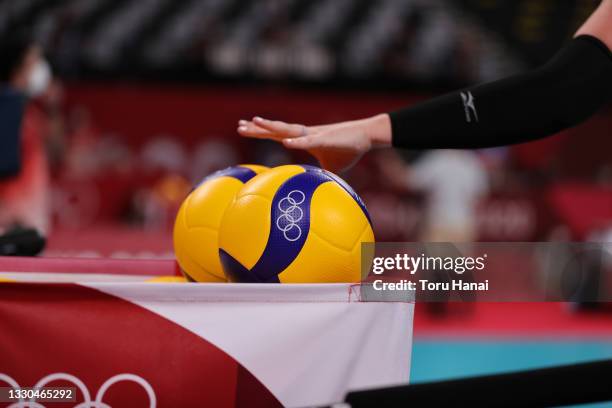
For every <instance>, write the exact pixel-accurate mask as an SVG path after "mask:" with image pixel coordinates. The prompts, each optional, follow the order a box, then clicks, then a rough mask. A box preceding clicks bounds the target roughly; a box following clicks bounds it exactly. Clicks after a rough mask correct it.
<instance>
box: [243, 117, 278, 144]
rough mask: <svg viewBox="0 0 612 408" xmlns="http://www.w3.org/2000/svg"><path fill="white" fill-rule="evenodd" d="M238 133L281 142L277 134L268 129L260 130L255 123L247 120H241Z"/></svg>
mask: <svg viewBox="0 0 612 408" xmlns="http://www.w3.org/2000/svg"><path fill="white" fill-rule="evenodd" d="M237 131H238V133H239V134H240V135H242V136H246V137H253V138H256V139H272V140H280V139H281V137H279V136H278V135H277V134H274V133H272V132H270V131H268V130H266V129H263V128H260V127H259V126H257V125H256V124H254V123H253V122H248V121H246V120H241V121H240V122H238V129H237Z"/></svg>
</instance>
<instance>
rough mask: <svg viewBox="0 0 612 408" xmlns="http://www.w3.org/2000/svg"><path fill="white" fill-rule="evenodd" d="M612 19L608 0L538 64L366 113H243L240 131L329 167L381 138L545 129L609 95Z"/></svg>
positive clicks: (408, 140) (571, 120) (481, 139)
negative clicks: (283, 117)
mask: <svg viewBox="0 0 612 408" xmlns="http://www.w3.org/2000/svg"><path fill="white" fill-rule="evenodd" d="M611 21H612V0H603V1H602V2H601V4H600V5H599V7H598V8H597V9H596V10H595V12H594V13H593V14H592V15H591V17H590V18H589V19H588V20H587V21H586V23H584V24H583V25H582V27H581V28H580V29H579V30H578V31H577V32H576V34H575V37H574V39H573V40H572V41H570V42H569V43H568V44H567V45H566V46H565V47H563V48H562V49H561V50H560V51H559V52H558V53H557V54H556V55H555V56H554V57H553V58H552V59H551V60H550V61H549V62H548V63H546V64H545V65H543V66H542V67H540V68H537V69H535V70H533V71H529V72H525V73H521V74H518V75H514V76H511V77H508V78H505V79H502V80H499V81H494V82H490V83H484V84H480V85H476V86H473V87H470V88H466V89H463V90H461V91H457V92H452V93H450V94H447V95H443V96H441V97H438V98H434V99H432V100H430V101H427V102H425V103H421V104H417V105H415V106H410V107H406V108H404V109H400V110H398V111H395V112H392V113H389V114H387V113H384V114H379V115H376V116H373V117H370V118H366V119H362V120H355V121H349V122H342V123H334V124H330V125H319V126H305V125H302V124H290V123H285V122H281V121H271V120H267V119H263V118H261V117H254V118H253V119H252V120H251V121H247V120H240V121H239V123H238V133H239V134H241V135H242V136H246V137H252V138H261V139H271V140H275V141H278V142H281V143H282V144H283V145H284V146H285V147H287V148H290V149H299V150H306V151H308V152H310V153H311V154H312V155H313V156H315V157H316V158H317V160H318V161H319V162H320V163H321V165H322V166H323V167H325V168H327V169H329V170H332V171H342V170H344V169H346V168H348V167H350V166H352V165H353V164H355V162H356V161H358V160H359V158H360V157H361V156H362V155H363V154H365V153H366V152H367V151H369V150H370V149H372V148H373V147H377V146H393V147H397V148H413V149H415V148H416V149H428V148H429V149H431V148H482V147H493V146H501V145H509V144H515V143H523V142H528V141H531V140H536V139H539V138H543V137H547V136H550V135H553V134H556V133H557V132H559V131H561V130H563V129H567V128H570V127H573V126H575V125H577V124H579V123H581V122H583V121H584V120H586V119H587V118H589V117H590V116H592V115H593V114H594V113H595V112H597V111H598V110H599V109H600V108H601V107H603V106H605V105H606V104H607V103H609V101H610V100H611V96H612V51H610V49H612V26H611V25H610V22H611Z"/></svg>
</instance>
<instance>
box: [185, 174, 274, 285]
mask: <svg viewBox="0 0 612 408" xmlns="http://www.w3.org/2000/svg"><path fill="white" fill-rule="evenodd" d="M265 170H267V167H264V166H257V165H248V164H245V165H239V166H235V167H229V168H227V169H224V170H220V171H218V172H216V173H213V174H211V175H210V176H208V177H206V178H205V179H204V180H202V181H201V182H200V184H199V185H198V186H197V187H196V188H195V189H194V190H193V191H192V192H191V193H190V194H189V195H188V196H187V198H186V199H185V200H184V201H183V203H182V205H181V207H180V209H179V211H178V214H177V216H176V220H175V222H174V233H173V243H174V253H175V256H176V260H177V261H178V264H179V266H180V268H181V271H182V272H183V274H184V275H185V277H186V278H187V279H189V280H192V281H196V282H225V281H226V278H225V275H224V273H223V269H222V267H221V263H220V261H219V252H218V246H217V240H218V232H219V225H220V223H221V218H222V216H223V213H224V212H225V210H226V208H227V207H228V206H229V204H230V203H231V202H232V200H234V197H235V195H236V193H237V192H238V191H239V190H240V189H241V188H242V186H243V185H244V183H246V182H247V181H248V180H250V179H251V178H253V177H255V176H256V175H257V174H259V173H261V172H263V171H265Z"/></svg>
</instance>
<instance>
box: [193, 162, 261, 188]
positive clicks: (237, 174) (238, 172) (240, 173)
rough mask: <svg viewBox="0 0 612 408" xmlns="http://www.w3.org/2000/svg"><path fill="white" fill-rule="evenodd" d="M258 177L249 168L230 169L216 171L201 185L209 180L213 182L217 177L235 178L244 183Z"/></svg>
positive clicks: (236, 167)
mask: <svg viewBox="0 0 612 408" xmlns="http://www.w3.org/2000/svg"><path fill="white" fill-rule="evenodd" d="M256 175H257V173H255V172H254V171H253V170H251V169H249V168H248V167H242V166H234V167H228V168H226V169H223V170H219V171H216V172H214V173H213V174H211V175H209V176H206V177H205V178H204V180H202V181H201V182H200V185H201V184H202V183H204V182H206V181H208V180H212V179H215V178H217V177H233V178H235V179H238V180H240V181H241V182H243V183H246V182H247V181H249V180H250V179H252V178H253V177H255V176H256Z"/></svg>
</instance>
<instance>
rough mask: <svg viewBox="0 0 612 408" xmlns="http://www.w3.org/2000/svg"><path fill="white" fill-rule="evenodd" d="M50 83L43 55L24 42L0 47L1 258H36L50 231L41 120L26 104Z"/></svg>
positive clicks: (22, 39) (23, 39)
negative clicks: (12, 255)
mask: <svg viewBox="0 0 612 408" xmlns="http://www.w3.org/2000/svg"><path fill="white" fill-rule="evenodd" d="M50 81H51V70H50V67H49V64H48V63H47V62H46V60H45V59H44V57H43V53H42V49H41V48H40V47H39V46H38V45H37V44H36V43H34V42H33V41H32V40H30V39H29V38H28V37H14V38H10V39H9V40H6V41H5V42H4V43H2V44H0V143H1V145H2V146H1V148H0V163H2V165H1V166H2V169H1V170H0V233H1V234H3V235H2V237H0V253H2V254H17V255H19V254H23V255H31V254H36V253H38V252H39V251H40V250H42V248H43V247H44V236H46V234H47V232H48V229H49V174H48V168H47V159H46V152H45V148H44V143H43V142H44V141H43V137H44V132H45V119H44V115H43V114H42V112H40V111H39V110H37V109H35V108H34V107H33V106H32V105H31V104H30V101H31V100H32V99H33V98H36V97H39V96H41V95H42V94H43V93H44V92H45V90H46V89H47V87H48V85H49V83H50Z"/></svg>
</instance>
